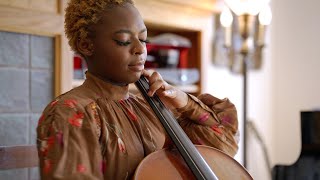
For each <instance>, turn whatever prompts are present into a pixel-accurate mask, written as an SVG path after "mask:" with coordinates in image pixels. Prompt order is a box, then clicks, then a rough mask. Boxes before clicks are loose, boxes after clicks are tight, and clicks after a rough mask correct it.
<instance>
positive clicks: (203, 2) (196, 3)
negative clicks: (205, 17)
mask: <svg viewBox="0 0 320 180" xmlns="http://www.w3.org/2000/svg"><path fill="white" fill-rule="evenodd" d="M157 1H160V2H164V3H167V4H175V5H177V6H189V7H192V8H196V9H201V10H206V11H211V12H213V11H214V7H215V3H216V0H183V1H181V0H157Z"/></svg>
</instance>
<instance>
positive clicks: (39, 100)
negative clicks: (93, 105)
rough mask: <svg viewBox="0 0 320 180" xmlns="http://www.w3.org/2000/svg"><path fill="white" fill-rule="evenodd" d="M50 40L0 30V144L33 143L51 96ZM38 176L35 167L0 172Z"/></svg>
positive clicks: (12, 176)
mask: <svg viewBox="0 0 320 180" xmlns="http://www.w3.org/2000/svg"><path fill="white" fill-rule="evenodd" d="M53 59H54V43H53V39H52V38H49V37H42V36H34V35H27V34H20V33H10V32H4V31H0V84H1V86H0V137H1V138H0V146H14V145H27V144H36V126H37V123H38V119H39V117H40V114H41V112H42V110H43V109H44V107H45V106H46V105H47V104H48V103H49V102H50V101H51V99H52V98H53V84H54V73H53V67H54V61H53ZM28 178H29V179H38V178H39V176H38V170H37V168H32V169H15V170H5V171H0V179H28Z"/></svg>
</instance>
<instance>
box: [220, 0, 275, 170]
mask: <svg viewBox="0 0 320 180" xmlns="http://www.w3.org/2000/svg"><path fill="white" fill-rule="evenodd" d="M225 1H226V4H227V5H228V6H229V8H224V10H223V11H222V13H221V17H220V22H221V24H222V26H223V27H225V46H226V47H227V48H230V49H233V48H234V44H233V40H232V38H231V37H232V33H233V31H231V29H230V28H232V22H233V15H232V14H231V12H230V9H231V10H232V11H233V12H234V14H235V15H236V16H237V18H238V25H239V26H238V28H239V34H240V36H241V40H242V42H241V49H240V54H241V56H242V59H241V60H242V62H241V66H242V67H241V68H242V69H241V73H242V75H243V114H242V115H243V129H242V132H243V141H242V142H243V144H242V145H243V166H244V167H246V166H247V129H246V128H247V121H248V119H247V109H248V103H247V99H248V93H247V91H248V90H247V87H248V69H249V67H248V66H249V61H252V59H250V57H251V54H252V53H253V52H254V51H260V50H261V48H263V46H264V35H265V34H264V32H265V26H266V25H269V24H270V22H271V18H272V14H271V9H270V6H269V5H268V3H269V1H270V0H225ZM258 16H259V28H258V29H257V27H256V26H255V25H256V20H257V17H258ZM257 32H258V34H257ZM255 34H257V35H258V36H257V38H255ZM253 41H255V42H254V43H253ZM260 61H261V59H260ZM259 65H260V64H259Z"/></svg>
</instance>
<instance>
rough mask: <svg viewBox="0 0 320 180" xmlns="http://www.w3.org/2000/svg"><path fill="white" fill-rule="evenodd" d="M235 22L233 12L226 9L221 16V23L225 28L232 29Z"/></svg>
mask: <svg viewBox="0 0 320 180" xmlns="http://www.w3.org/2000/svg"><path fill="white" fill-rule="evenodd" d="M232 21H233V17H232V14H231V11H230V9H229V8H228V7H224V8H223V10H222V13H221V15H220V23H221V25H222V26H223V27H230V26H231V24H232Z"/></svg>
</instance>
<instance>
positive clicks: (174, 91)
mask: <svg viewBox="0 0 320 180" xmlns="http://www.w3.org/2000/svg"><path fill="white" fill-rule="evenodd" d="M143 75H144V76H145V77H146V78H147V79H148V80H149V85H150V88H149V91H148V95H149V96H150V97H151V96H153V95H154V94H157V95H158V96H159V98H160V99H161V101H162V102H163V103H164V104H165V105H166V106H167V108H170V109H175V108H181V107H184V106H185V105H187V102H188V95H187V94H186V93H185V92H183V91H181V90H180V89H178V88H176V87H174V86H171V85H170V84H168V83H167V82H166V81H164V80H163V79H162V77H161V75H160V74H159V73H158V72H156V71H149V70H144V71H143Z"/></svg>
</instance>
